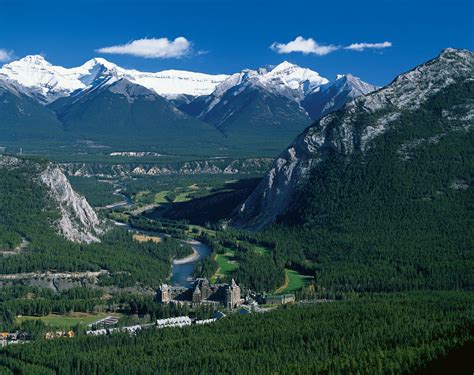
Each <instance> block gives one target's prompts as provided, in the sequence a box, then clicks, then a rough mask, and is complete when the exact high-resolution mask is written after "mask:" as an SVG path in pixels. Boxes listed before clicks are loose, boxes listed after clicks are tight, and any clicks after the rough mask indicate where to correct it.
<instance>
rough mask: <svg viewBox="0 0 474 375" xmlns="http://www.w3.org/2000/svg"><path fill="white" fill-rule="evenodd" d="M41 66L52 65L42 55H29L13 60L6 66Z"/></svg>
mask: <svg viewBox="0 0 474 375" xmlns="http://www.w3.org/2000/svg"><path fill="white" fill-rule="evenodd" d="M15 65H17V66H40V67H50V66H51V64H50V63H49V62H48V61H46V59H45V58H44V57H43V56H41V55H27V56H25V57H23V58H21V59H19V60H17V61H12V62H10V63H9V64H5V66H15Z"/></svg>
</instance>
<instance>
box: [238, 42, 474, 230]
mask: <svg viewBox="0 0 474 375" xmlns="http://www.w3.org/2000/svg"><path fill="white" fill-rule="evenodd" d="M346 79H347V80H349V79H351V78H350V77H346ZM336 82H337V81H336ZM473 82H474V53H472V52H470V51H466V50H457V49H452V48H448V49H445V50H443V51H442V53H441V54H440V55H439V56H438V57H436V58H435V59H433V60H430V61H428V62H426V63H425V64H422V65H419V66H417V67H415V68H414V69H412V70H410V71H409V72H407V73H404V74H401V75H399V76H398V77H396V78H395V80H394V81H393V82H392V83H390V84H389V85H387V86H385V87H383V88H381V89H379V90H376V91H374V92H372V93H370V94H368V95H365V96H359V97H357V98H356V99H353V100H351V101H349V102H348V103H346V104H345V105H344V106H343V107H342V108H341V109H340V110H339V111H336V112H333V113H330V114H328V115H326V116H324V117H322V118H321V119H319V120H318V121H316V122H315V123H314V124H313V125H311V126H310V127H308V128H307V129H306V130H305V131H304V132H303V133H301V134H300V135H299V136H298V137H297V138H296V139H295V140H294V141H293V142H292V143H291V145H290V146H289V147H287V148H286V149H285V150H284V151H283V152H282V153H281V154H280V156H279V157H278V158H277V159H276V160H275V161H274V163H273V165H272V166H271V168H270V169H269V171H268V172H267V174H266V175H265V177H264V178H263V180H262V181H261V183H260V184H259V186H258V187H257V188H256V189H255V190H254V191H253V193H252V194H251V195H250V196H249V197H248V198H247V200H246V201H245V202H244V203H242V204H241V205H240V207H238V209H236V212H235V217H234V223H235V224H236V225H237V226H240V227H246V228H251V229H261V228H264V227H267V226H269V225H271V224H274V223H287V224H297V225H302V226H309V227H319V228H321V227H331V228H334V227H336V228H338V229H337V230H338V231H344V229H343V228H347V227H350V226H353V225H354V223H360V222H363V220H362V217H364V218H367V217H369V218H370V219H371V220H373V222H370V223H367V227H369V226H374V223H377V224H378V225H380V226H382V225H383V222H388V221H389V220H392V221H391V224H390V223H388V228H389V227H390V225H392V226H393V225H394V223H397V225H398V223H400V222H402V218H405V219H406V218H409V217H410V214H412V216H413V218H415V221H416V220H418V221H419V222H420V223H421V221H422V220H421V217H423V218H425V217H426V219H427V220H428V219H430V220H431V219H433V218H436V220H439V222H440V223H441V222H447V220H448V218H451V219H453V222H456V221H457V220H460V217H462V216H460V217H457V216H456V215H458V213H457V211H453V212H452V213H453V214H454V216H452V217H450V216H449V213H448V210H447V209H446V210H445V211H443V210H442V209H441V207H444V206H443V205H446V207H457V206H456V204H455V203H454V202H455V201H457V200H460V201H463V200H464V203H462V205H461V206H460V207H467V206H468V205H464V206H463V204H465V203H466V202H467V200H468V199H469V194H472V193H471V192H472V175H471V173H472V165H473V164H472V163H473V161H472V144H473V143H472V142H473V132H472V129H473V124H474V86H473ZM323 91H325V90H323V87H322V88H321V89H320V90H319V92H320V93H323ZM308 100H309V99H308ZM401 207H404V208H403V209H401ZM463 210H464V208H463ZM392 214H393V215H394V217H393V218H392V217H391V215H392ZM425 214H426V216H425ZM466 215H468V214H467V213H466ZM423 220H424V219H423ZM433 220H434V219H433ZM410 225H411V224H410ZM420 225H421V224H420ZM432 225H433V223H431V224H430V228H431V227H432ZM344 233H345V232H344Z"/></svg>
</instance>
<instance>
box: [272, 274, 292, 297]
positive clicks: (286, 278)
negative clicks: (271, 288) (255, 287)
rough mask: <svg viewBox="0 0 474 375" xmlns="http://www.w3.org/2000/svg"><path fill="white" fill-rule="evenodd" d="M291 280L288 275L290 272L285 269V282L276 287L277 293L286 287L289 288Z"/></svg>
mask: <svg viewBox="0 0 474 375" xmlns="http://www.w3.org/2000/svg"><path fill="white" fill-rule="evenodd" d="M289 282H290V278H289V277H288V272H287V271H286V270H285V283H284V284H283V285H282V286H281V287H279V288H278V289H276V290H275V293H281V292H283V291H284V290H285V289H286V288H288V284H289Z"/></svg>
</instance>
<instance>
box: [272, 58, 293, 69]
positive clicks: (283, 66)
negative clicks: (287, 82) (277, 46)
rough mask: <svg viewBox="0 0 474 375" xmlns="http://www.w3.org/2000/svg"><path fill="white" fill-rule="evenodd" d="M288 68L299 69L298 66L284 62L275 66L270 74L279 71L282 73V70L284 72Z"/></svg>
mask: <svg viewBox="0 0 474 375" xmlns="http://www.w3.org/2000/svg"><path fill="white" fill-rule="evenodd" d="M289 68H299V66H298V65H295V64H292V63H290V62H288V61H286V60H285V61H283V62H282V63H280V64H278V65H277V66H275V67H274V68H273V69H272V70H271V71H272V72H280V71H283V70H286V69H289Z"/></svg>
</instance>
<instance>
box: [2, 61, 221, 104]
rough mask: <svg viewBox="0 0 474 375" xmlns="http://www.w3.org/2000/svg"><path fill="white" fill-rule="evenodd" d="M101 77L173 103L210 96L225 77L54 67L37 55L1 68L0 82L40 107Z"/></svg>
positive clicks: (93, 64)
mask: <svg viewBox="0 0 474 375" xmlns="http://www.w3.org/2000/svg"><path fill="white" fill-rule="evenodd" d="M104 76H114V77H116V78H117V79H119V78H126V79H127V80H129V81H130V82H133V83H137V84H139V85H141V86H144V87H146V88H148V89H151V90H153V91H155V92H156V93H157V94H159V95H161V96H163V97H165V98H167V99H174V98H176V97H177V96H179V95H190V96H200V95H208V94H210V93H212V92H213V91H214V89H215V87H216V86H217V85H218V84H219V83H221V82H223V81H224V80H225V79H226V78H227V77H228V76H227V75H225V74H221V75H210V74H203V73H194V72H187V71H179V70H166V71H162V72H157V73H148V72H140V71H138V70H129V69H124V68H121V67H119V66H118V65H115V64H113V63H111V62H109V61H107V60H105V59H103V58H94V59H91V60H89V61H87V62H86V63H84V64H83V65H81V66H79V67H74V68H64V67H62V66H55V65H52V64H51V63H49V62H48V61H46V60H45V59H44V57H42V56H39V55H32V56H26V57H24V58H22V59H20V60H18V61H13V62H11V63H9V64H5V65H4V66H3V67H2V68H1V69H0V79H3V80H7V81H9V82H11V83H13V84H16V85H18V86H21V87H23V88H26V89H27V91H28V92H29V93H30V95H31V96H34V97H35V98H37V99H38V100H39V101H40V102H42V103H45V104H46V103H51V102H53V101H55V100H56V99H58V98H61V97H65V96H68V95H70V94H71V93H73V92H75V91H77V90H84V89H88V88H90V87H91V86H93V85H94V84H95V83H96V81H97V80H101V79H102V78H104Z"/></svg>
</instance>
